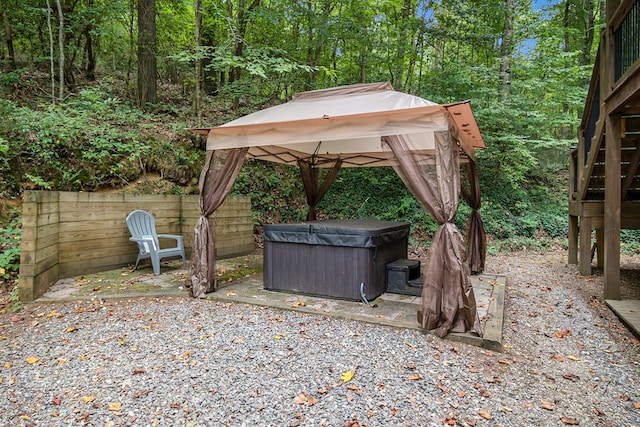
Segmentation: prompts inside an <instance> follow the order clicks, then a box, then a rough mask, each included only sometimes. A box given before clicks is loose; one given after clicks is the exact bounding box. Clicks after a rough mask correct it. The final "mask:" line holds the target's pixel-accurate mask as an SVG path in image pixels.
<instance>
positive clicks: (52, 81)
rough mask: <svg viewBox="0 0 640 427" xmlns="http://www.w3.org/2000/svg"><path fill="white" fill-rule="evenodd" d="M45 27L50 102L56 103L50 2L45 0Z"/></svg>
mask: <svg viewBox="0 0 640 427" xmlns="http://www.w3.org/2000/svg"><path fill="white" fill-rule="evenodd" d="M47 28H48V29H49V65H50V66H51V68H50V70H49V72H50V74H51V102H52V103H53V104H55V103H56V71H55V66H54V60H53V27H52V25H51V4H50V3H49V0H47Z"/></svg>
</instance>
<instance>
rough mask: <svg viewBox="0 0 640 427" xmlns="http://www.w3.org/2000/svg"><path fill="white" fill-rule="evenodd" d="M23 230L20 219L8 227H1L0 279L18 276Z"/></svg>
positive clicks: (12, 221)
mask: <svg viewBox="0 0 640 427" xmlns="http://www.w3.org/2000/svg"><path fill="white" fill-rule="evenodd" d="M21 237H22V230H21V228H20V220H19V218H17V217H16V218H14V219H13V220H11V221H10V222H9V224H8V225H7V226H6V227H0V278H1V279H4V280H9V279H11V278H12V277H15V276H17V274H18V271H19V269H20V238H21Z"/></svg>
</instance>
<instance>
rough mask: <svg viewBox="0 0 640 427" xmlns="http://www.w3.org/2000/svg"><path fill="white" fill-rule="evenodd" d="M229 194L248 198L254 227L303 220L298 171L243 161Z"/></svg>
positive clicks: (303, 209) (252, 161)
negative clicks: (249, 198)
mask: <svg viewBox="0 0 640 427" xmlns="http://www.w3.org/2000/svg"><path fill="white" fill-rule="evenodd" d="M231 192H232V194H243V195H248V196H250V197H251V205H252V213H253V221H254V224H255V225H262V224H269V223H280V222H294V221H301V220H303V219H305V218H306V214H307V210H306V209H307V207H306V201H305V198H304V190H303V189H302V183H301V182H300V173H299V172H298V170H297V168H293V167H291V166H285V165H279V164H275V163H267V162H263V161H260V160H248V161H245V163H244V165H243V166H242V169H241V170H240V174H239V175H238V178H237V179H236V182H235V183H234V185H233V188H232V190H231Z"/></svg>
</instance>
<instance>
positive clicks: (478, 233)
mask: <svg viewBox="0 0 640 427" xmlns="http://www.w3.org/2000/svg"><path fill="white" fill-rule="evenodd" d="M466 166H467V168H466V170H467V174H466V175H467V179H468V181H469V188H468V189H467V188H466V186H464V185H462V186H461V188H460V190H461V191H460V193H461V194H462V197H463V198H464V200H465V202H467V204H468V205H469V207H470V208H471V215H470V216H469V219H468V221H467V232H466V233H465V240H466V242H467V254H468V256H469V268H470V270H471V272H472V273H482V272H483V271H484V261H485V259H486V257H487V233H486V232H485V230H484V222H483V221H482V217H481V216H480V205H481V202H482V200H481V197H480V180H479V179H478V172H477V170H476V164H475V162H474V161H473V160H471V159H469V162H468V163H467V165H466Z"/></svg>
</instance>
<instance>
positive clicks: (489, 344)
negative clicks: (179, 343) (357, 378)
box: [37, 253, 506, 351]
mask: <svg viewBox="0 0 640 427" xmlns="http://www.w3.org/2000/svg"><path fill="white" fill-rule="evenodd" d="M217 267H218V276H219V279H218V281H219V285H220V286H219V289H218V290H217V291H216V292H212V293H210V294H208V295H207V299H209V300H213V301H224V302H231V303H246V304H254V305H261V306H268V307H273V308H278V309H283V310H295V311H300V312H304V313H311V314H318V315H324V316H333V317H338V318H343V319H351V320H356V321H361V322H368V323H373V324H378V325H385V326H390V327H396V328H407V329H415V330H420V331H423V329H422V328H421V327H420V325H419V324H418V322H417V316H416V313H417V310H418V306H419V303H420V297H414V296H408V295H400V294H392V293H384V294H382V295H381V296H380V297H378V298H376V299H375V300H374V301H370V302H369V304H365V303H364V302H355V301H345V300H338V299H330V298H322V297H314V296H308V295H301V294H292V293H286V292H276V291H269V290H265V289H264V287H263V282H262V255H261V254H258V253H255V254H251V255H248V256H243V257H237V258H231V259H227V260H219V261H218V265H217ZM186 278H187V271H186V270H184V269H182V268H181V264H180V263H179V262H176V261H169V262H165V263H163V265H162V269H161V274H160V275H159V276H154V275H153V272H152V270H151V266H147V265H143V266H142V267H141V268H139V269H138V270H137V271H133V270H131V268H122V269H119V270H111V271H107V272H102V273H96V274H90V275H86V276H80V277H75V278H70V279H63V280H59V281H58V282H57V283H56V284H54V285H53V286H52V287H51V288H50V289H49V291H48V292H47V293H46V294H45V295H43V296H42V297H41V298H39V299H38V300H37V302H47V301H49V302H53V301H77V300H86V299H105V300H106V299H111V298H135V297H150V296H158V297H159V296H179V297H189V290H188V289H185V287H184V283H185V281H186ZM471 282H472V285H473V289H474V292H475V296H476V304H477V308H478V315H479V317H480V322H481V324H482V327H483V330H484V334H483V336H482V337H479V336H478V335H476V334H474V333H450V334H449V335H447V339H449V340H452V341H458V342H464V343H467V344H472V345H476V346H480V347H484V348H487V349H490V350H495V351H502V326H503V312H504V297H505V285H506V277H504V276H500V275H495V274H481V275H476V276H472V277H471ZM425 332H426V331H425Z"/></svg>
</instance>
